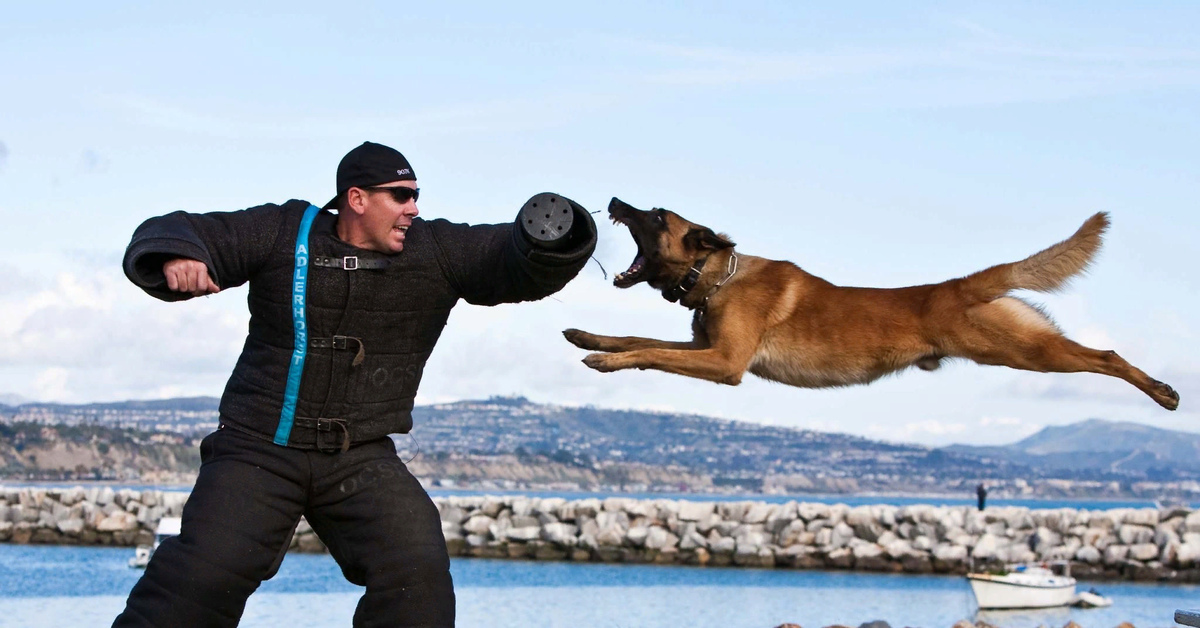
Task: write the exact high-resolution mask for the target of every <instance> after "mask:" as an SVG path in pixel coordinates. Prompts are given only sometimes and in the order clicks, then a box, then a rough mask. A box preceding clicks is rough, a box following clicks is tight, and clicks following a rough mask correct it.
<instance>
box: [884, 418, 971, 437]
mask: <svg viewBox="0 0 1200 628" xmlns="http://www.w3.org/2000/svg"><path fill="white" fill-rule="evenodd" d="M966 431H967V426H966V425H964V424H963V423H960V422H957V421H938V420H934V419H926V420H924V421H909V422H906V423H902V424H898V425H881V424H879V423H873V424H871V425H868V426H867V433H868V434H870V435H871V436H873V437H876V438H882V439H884V440H890V441H896V442H912V441H922V442H928V441H944V440H946V439H947V438H948V437H952V436H956V435H958V434H963V433H966Z"/></svg>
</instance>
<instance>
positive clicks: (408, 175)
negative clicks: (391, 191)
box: [325, 142, 417, 209]
mask: <svg viewBox="0 0 1200 628" xmlns="http://www.w3.org/2000/svg"><path fill="white" fill-rule="evenodd" d="M416 180H417V175H416V174H414V173H413V169H412V166H410V165H408V160H407V159H405V158H404V155H401V154H400V151H398V150H396V149H394V148H389V147H387V146H384V145H383V144H376V143H375V142H363V143H362V144H361V145H359V146H357V147H355V148H354V149H353V150H351V151H350V152H348V153H346V156H345V157H342V161H341V162H340V163H338V168H337V193H338V196H341V195H342V193H343V192H345V191H346V190H349V189H350V188H365V187H370V186H372V185H382V184H384V183H391V182H393V181H416ZM338 196H335V197H333V199H332V200H330V201H329V202H328V203H326V204H325V209H332V208H335V207H337V199H338Z"/></svg>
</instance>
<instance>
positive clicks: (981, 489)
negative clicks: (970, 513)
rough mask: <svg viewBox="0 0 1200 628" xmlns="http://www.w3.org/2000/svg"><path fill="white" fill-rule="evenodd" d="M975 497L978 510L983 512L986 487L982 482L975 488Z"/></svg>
mask: <svg viewBox="0 0 1200 628" xmlns="http://www.w3.org/2000/svg"><path fill="white" fill-rule="evenodd" d="M975 497H977V498H978V499H979V509H980V510H983V506H984V502H986V501H987V487H986V486H984V485H983V483H982V482H980V483H979V486H976V487H975Z"/></svg>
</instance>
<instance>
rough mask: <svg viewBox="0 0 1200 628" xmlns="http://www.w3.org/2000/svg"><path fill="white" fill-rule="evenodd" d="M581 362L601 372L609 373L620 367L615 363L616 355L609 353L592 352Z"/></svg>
mask: <svg viewBox="0 0 1200 628" xmlns="http://www.w3.org/2000/svg"><path fill="white" fill-rule="evenodd" d="M583 363H584V364H586V365H587V366H588V368H591V369H595V370H597V371H600V372H601V373H611V372H613V371H616V370H619V369H620V368H621V367H620V366H619V365H618V364H617V356H616V355H614V354H611V353H593V354H591V355H589V356H588V357H586V358H584V359H583Z"/></svg>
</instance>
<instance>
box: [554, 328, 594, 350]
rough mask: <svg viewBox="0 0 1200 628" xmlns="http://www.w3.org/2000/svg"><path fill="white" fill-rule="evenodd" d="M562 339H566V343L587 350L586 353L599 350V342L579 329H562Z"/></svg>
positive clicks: (592, 335)
mask: <svg viewBox="0 0 1200 628" xmlns="http://www.w3.org/2000/svg"><path fill="white" fill-rule="evenodd" d="M563 337H564V338H566V339H567V342H569V343H571V344H573V345H575V346H576V347H579V348H580V349H587V350H588V351H599V350H600V346H599V341H598V339H597V338H596V336H595V334H589V333H587V332H586V331H583V330H579V329H564V330H563Z"/></svg>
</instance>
